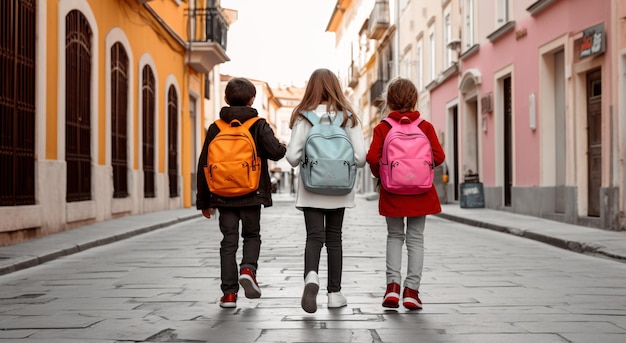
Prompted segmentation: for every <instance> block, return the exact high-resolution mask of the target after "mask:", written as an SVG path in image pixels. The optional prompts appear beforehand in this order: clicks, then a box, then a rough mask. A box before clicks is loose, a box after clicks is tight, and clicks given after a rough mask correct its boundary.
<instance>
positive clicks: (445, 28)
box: [443, 10, 452, 69]
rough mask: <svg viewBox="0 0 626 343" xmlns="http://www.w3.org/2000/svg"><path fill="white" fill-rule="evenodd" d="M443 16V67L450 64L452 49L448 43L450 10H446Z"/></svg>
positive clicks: (450, 35) (450, 38) (449, 37)
mask: <svg viewBox="0 0 626 343" xmlns="http://www.w3.org/2000/svg"><path fill="white" fill-rule="evenodd" d="M446 12H447V13H445V14H444V18H443V66H444V69H445V68H448V67H450V66H451V65H452V49H450V48H449V47H448V44H449V43H450V42H451V41H452V23H451V19H450V11H449V10H446Z"/></svg>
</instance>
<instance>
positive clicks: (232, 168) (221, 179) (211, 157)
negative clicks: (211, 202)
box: [204, 117, 261, 197]
mask: <svg viewBox="0 0 626 343" xmlns="http://www.w3.org/2000/svg"><path fill="white" fill-rule="evenodd" d="M259 119H261V118H260V117H252V118H250V119H248V120H246V121H245V122H244V123H243V124H242V123H241V122H240V121H239V120H237V119H234V120H232V121H231V122H230V124H228V123H226V122H225V121H224V120H222V119H218V120H216V121H215V124H217V126H218V127H219V129H220V132H219V133H218V134H217V136H215V138H213V140H212V141H211V143H209V153H208V155H207V166H206V167H205V168H204V175H205V177H206V180H207V183H208V185H209V189H210V190H211V192H212V193H215V194H217V195H221V196H225V197H235V196H240V195H245V194H248V193H251V192H253V191H255V190H257V188H259V180H260V179H261V158H260V157H259V155H258V154H257V151H256V144H255V143H254V139H253V138H252V135H251V134H250V126H252V124H254V123H255V122H256V121H257V120H259Z"/></svg>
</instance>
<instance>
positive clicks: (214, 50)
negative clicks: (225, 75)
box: [187, 7, 230, 73]
mask: <svg viewBox="0 0 626 343" xmlns="http://www.w3.org/2000/svg"><path fill="white" fill-rule="evenodd" d="M187 14H188V17H189V20H188V22H187V25H188V28H187V29H188V32H189V50H188V52H187V53H188V61H189V65H190V66H191V67H192V68H193V69H195V70H196V71H198V72H201V73H208V72H209V71H211V69H213V67H214V66H215V65H217V64H220V63H224V62H226V61H229V60H230V59H229V58H228V56H226V42H227V35H228V22H227V21H226V19H225V18H224V15H223V14H222V12H221V11H220V9H219V8H217V7H207V8H194V9H189V10H188V12H187Z"/></svg>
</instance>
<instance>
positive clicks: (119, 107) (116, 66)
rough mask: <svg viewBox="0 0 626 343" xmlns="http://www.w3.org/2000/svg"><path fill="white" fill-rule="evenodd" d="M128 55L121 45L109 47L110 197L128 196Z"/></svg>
mask: <svg viewBox="0 0 626 343" xmlns="http://www.w3.org/2000/svg"><path fill="white" fill-rule="evenodd" d="M127 149H128V55H127V54H126V50H124V47H123V46H122V44H121V43H119V42H118V43H115V44H114V45H113V46H112V47H111V166H112V168H113V197H114V198H125V197H127V196H128V159H127V155H128V154H127Z"/></svg>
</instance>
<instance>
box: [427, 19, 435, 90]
mask: <svg viewBox="0 0 626 343" xmlns="http://www.w3.org/2000/svg"><path fill="white" fill-rule="evenodd" d="M428 44H429V46H428V49H429V51H430V60H429V61H428V63H429V66H430V68H429V71H430V75H429V77H430V79H429V81H433V80H435V75H436V70H435V57H436V55H437V54H436V51H435V28H434V27H432V26H431V27H430V29H429V30H428Z"/></svg>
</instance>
